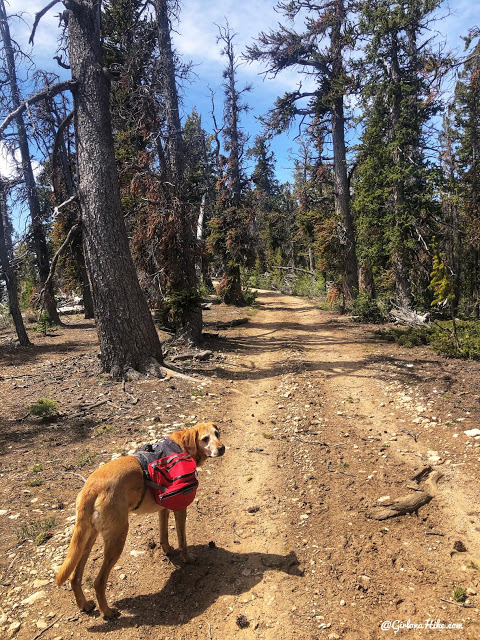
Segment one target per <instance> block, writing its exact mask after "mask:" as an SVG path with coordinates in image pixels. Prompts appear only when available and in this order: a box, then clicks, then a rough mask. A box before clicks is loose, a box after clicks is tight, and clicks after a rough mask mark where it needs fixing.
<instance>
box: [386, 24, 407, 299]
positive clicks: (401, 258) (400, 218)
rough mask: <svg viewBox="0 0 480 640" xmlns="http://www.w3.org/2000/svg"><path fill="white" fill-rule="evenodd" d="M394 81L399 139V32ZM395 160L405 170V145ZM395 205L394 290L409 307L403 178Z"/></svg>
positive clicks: (396, 184)
mask: <svg viewBox="0 0 480 640" xmlns="http://www.w3.org/2000/svg"><path fill="white" fill-rule="evenodd" d="M391 74H392V82H393V90H394V98H393V109H392V125H393V135H394V138H398V136H399V134H400V128H401V117H402V98H403V96H402V76H401V71H400V64H399V61H398V42H397V34H396V33H393V34H392V71H391ZM393 159H394V162H395V164H396V165H397V166H398V168H399V171H402V169H403V166H404V163H405V152H404V149H403V145H401V144H400V143H397V144H395V146H394V151H393ZM393 207H394V212H395V214H394V218H395V225H396V227H395V231H394V237H393V240H392V256H391V258H392V266H393V274H394V277H395V290H396V297H397V300H398V303H399V305H400V306H401V307H410V305H411V301H412V292H411V287H410V281H409V277H408V262H407V257H406V252H405V242H406V237H405V233H406V232H405V224H406V222H405V216H406V203H405V184H404V180H403V177H402V176H400V177H399V178H397V179H396V180H395V182H394V185H393Z"/></svg>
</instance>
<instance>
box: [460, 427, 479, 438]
mask: <svg viewBox="0 0 480 640" xmlns="http://www.w3.org/2000/svg"><path fill="white" fill-rule="evenodd" d="M463 433H464V434H465V435H466V436H468V437H469V438H475V437H476V436H480V429H467V431H464V432H463Z"/></svg>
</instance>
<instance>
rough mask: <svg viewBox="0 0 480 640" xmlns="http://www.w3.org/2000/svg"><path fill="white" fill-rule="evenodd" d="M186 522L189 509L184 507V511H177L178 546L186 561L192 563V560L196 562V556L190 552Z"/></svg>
mask: <svg viewBox="0 0 480 640" xmlns="http://www.w3.org/2000/svg"><path fill="white" fill-rule="evenodd" d="M186 522H187V510H186V509H182V511H175V526H176V529H177V538H178V546H179V547H180V554H181V556H182V560H183V561H184V562H186V563H187V564H191V563H192V562H195V557H194V556H192V555H191V554H189V553H188V549H187V532H186Z"/></svg>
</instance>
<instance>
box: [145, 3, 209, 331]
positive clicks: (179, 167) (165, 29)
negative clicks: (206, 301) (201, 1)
mask: <svg viewBox="0 0 480 640" xmlns="http://www.w3.org/2000/svg"><path fill="white" fill-rule="evenodd" d="M155 11H156V15H157V34H158V46H159V50H160V70H161V74H160V75H161V88H162V94H163V99H164V102H163V103H164V109H165V114H164V116H165V121H166V125H167V140H166V143H165V151H166V158H165V159H166V162H167V173H166V180H167V181H168V182H170V183H171V184H172V185H173V186H172V187H171V188H170V189H168V188H166V194H167V196H169V197H168V199H167V206H170V207H171V210H172V217H171V223H172V224H173V225H174V234H173V237H174V238H175V243H176V247H175V251H173V252H169V254H168V255H171V256H173V260H167V263H166V264H165V271H166V275H167V281H168V286H169V289H170V290H171V293H172V294H176V293H179V292H184V293H186V294H188V295H189V296H190V297H191V300H192V301H194V300H195V299H196V298H197V297H198V289H199V280H198V277H197V270H196V264H195V263H196V255H197V243H196V241H195V217H196V216H195V215H194V211H193V208H192V207H190V205H189V204H188V203H187V202H185V199H184V194H183V191H184V188H183V187H184V173H185V171H184V169H185V145H184V141H183V132H182V123H181V120H180V110H179V101H178V91H177V83H176V71H175V60H174V56H173V49H172V42H171V37H170V29H171V26H170V19H169V12H168V0H155ZM160 148H161V147H160ZM160 160H161V158H160ZM169 223H170V221H169ZM175 316H176V323H177V326H176V333H177V337H181V338H182V339H184V340H187V341H188V342H192V343H194V344H199V343H200V342H201V339H202V309H201V307H200V305H199V303H197V302H191V303H190V304H187V305H186V306H185V307H184V308H183V309H182V313H181V314H179V315H177V314H175Z"/></svg>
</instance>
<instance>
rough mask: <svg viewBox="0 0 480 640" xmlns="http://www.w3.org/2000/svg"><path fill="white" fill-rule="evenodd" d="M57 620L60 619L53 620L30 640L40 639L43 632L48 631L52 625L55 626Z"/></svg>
mask: <svg viewBox="0 0 480 640" xmlns="http://www.w3.org/2000/svg"><path fill="white" fill-rule="evenodd" d="M59 620H60V618H55V620H54V621H53V622H52V623H51V624H49V625H48V627H45V629H42V630H41V631H39V632H38V633H37V635H35V636H33V638H32V640H37V638H40V636H41V635H42V634H44V633H45V631H48V630H49V629H51V628H52V627H53V625H54V624H56V623H57V622H58V621H59Z"/></svg>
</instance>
